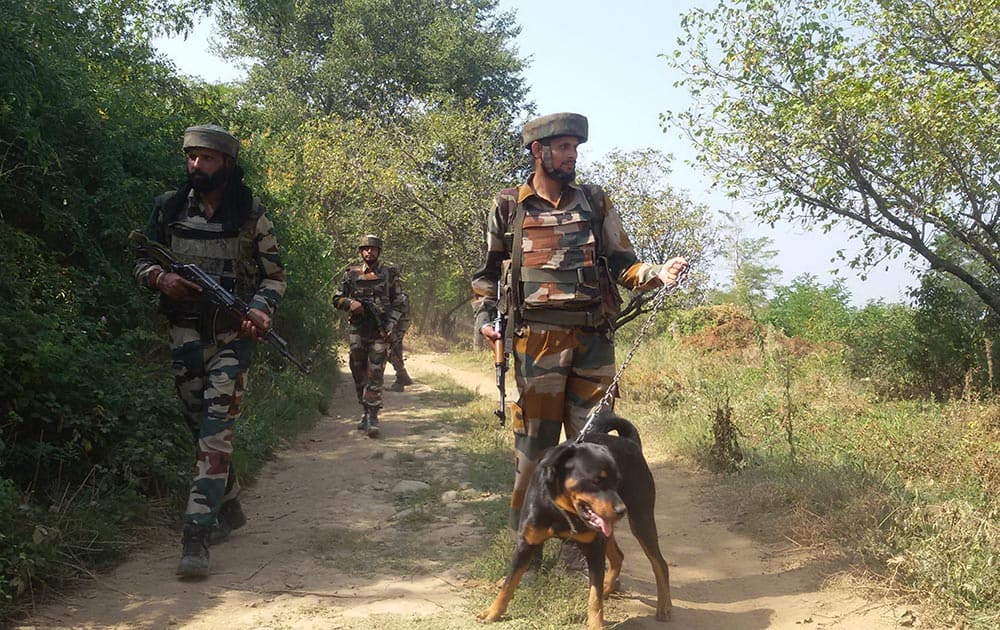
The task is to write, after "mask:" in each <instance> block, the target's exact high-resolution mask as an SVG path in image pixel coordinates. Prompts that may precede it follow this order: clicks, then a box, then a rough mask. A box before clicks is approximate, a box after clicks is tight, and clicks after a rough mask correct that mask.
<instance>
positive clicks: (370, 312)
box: [333, 234, 407, 438]
mask: <svg viewBox="0 0 1000 630" xmlns="http://www.w3.org/2000/svg"><path fill="white" fill-rule="evenodd" d="M358 252H359V253H360V254H361V263H359V264H354V265H349V266H348V267H347V269H345V270H344V275H343V277H342V278H341V281H340V288H339V289H338V290H337V293H336V294H335V295H334V296H333V305H334V306H335V307H336V308H339V309H340V310H342V311H347V312H348V313H349V314H350V315H349V316H348V323H349V324H350V328H349V330H348V344H349V345H350V357H349V364H350V366H351V376H353V377H354V388H355V391H356V392H357V395H358V403H359V404H360V405H361V406H362V407H363V408H364V415H363V416H362V418H361V421H360V422H359V423H358V430H359V431H365V432H366V433H367V434H368V437H370V438H376V437H378V435H379V421H378V411H379V409H381V408H382V378H383V374H384V372H385V362H386V353H387V350H388V347H389V344H390V343H392V342H393V339H394V335H395V333H396V327H397V326H398V325H399V321H400V318H401V317H402V316H403V313H404V312H405V311H406V308H407V297H406V294H405V293H403V286H402V283H401V282H400V279H399V270H397V269H396V267H395V266H393V265H391V264H388V263H382V262H380V261H379V257H380V256H381V253H382V239H380V238H379V237H377V236H375V235H374V234H368V235H366V236H362V237H361V239H360V241H358Z"/></svg>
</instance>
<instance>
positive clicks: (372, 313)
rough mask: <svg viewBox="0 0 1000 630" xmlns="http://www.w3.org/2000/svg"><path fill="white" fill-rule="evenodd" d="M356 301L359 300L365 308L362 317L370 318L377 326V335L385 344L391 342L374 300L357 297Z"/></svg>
mask: <svg viewBox="0 0 1000 630" xmlns="http://www.w3.org/2000/svg"><path fill="white" fill-rule="evenodd" d="M353 299H357V298H353ZM358 302H361V305H362V306H363V307H364V308H365V314H364V315H363V316H362V318H363V319H370V320H371V321H373V322H375V326H376V327H377V328H378V336H379V337H381V338H382V340H383V341H385V342H386V343H387V344H391V343H392V336H391V335H390V334H389V331H388V330H386V329H385V324H383V323H382V313H381V312H380V311H379V308H378V306H376V305H375V302H374V301H373V300H362V299H358Z"/></svg>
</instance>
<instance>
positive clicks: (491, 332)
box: [479, 324, 500, 343]
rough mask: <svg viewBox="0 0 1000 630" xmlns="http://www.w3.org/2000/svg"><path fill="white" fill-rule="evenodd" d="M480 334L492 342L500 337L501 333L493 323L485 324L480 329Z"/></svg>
mask: <svg viewBox="0 0 1000 630" xmlns="http://www.w3.org/2000/svg"><path fill="white" fill-rule="evenodd" d="M479 334H480V335H482V336H483V337H485V338H486V340H487V341H489V342H490V343H492V342H494V341H496V340H497V339H500V333H498V332H497V331H496V330H495V329H494V328H493V324H486V325H484V326H483V327H482V328H480V329H479Z"/></svg>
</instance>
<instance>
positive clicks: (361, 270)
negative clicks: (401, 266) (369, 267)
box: [347, 264, 397, 324]
mask: <svg viewBox="0 0 1000 630" xmlns="http://www.w3.org/2000/svg"><path fill="white" fill-rule="evenodd" d="M347 273H348V274H349V275H350V279H351V280H350V282H351V295H350V297H352V298H354V299H355V300H367V301H370V302H372V303H373V304H374V305H375V308H376V310H377V311H378V312H379V314H380V316H381V318H382V324H385V318H386V315H387V313H388V312H389V309H390V307H391V306H392V303H391V296H390V295H389V289H390V287H391V286H392V285H393V284H394V283H395V281H396V273H397V270H396V267H394V266H392V265H386V264H381V265H379V268H378V270H377V271H374V272H371V271H367V272H366V271H365V266H364V265H363V264H356V265H351V266H349V267H348V268H347ZM352 323H355V322H354V320H353V319H352Z"/></svg>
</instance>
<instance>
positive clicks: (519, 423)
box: [472, 113, 687, 530]
mask: <svg viewBox="0 0 1000 630" xmlns="http://www.w3.org/2000/svg"><path fill="white" fill-rule="evenodd" d="M522 140H523V143H524V147H525V148H526V149H528V150H529V151H530V152H531V156H532V158H533V160H534V172H533V173H532V174H531V175H530V176H529V177H528V180H527V182H526V183H524V184H521V185H520V186H518V187H517V188H510V189H506V190H502V191H500V193H499V194H498V195H497V196H496V198H495V199H494V201H493V208H492V211H491V212H490V214H489V218H488V224H487V230H486V245H487V254H486V261H485V263H484V265H483V267H482V268H481V269H479V270H478V271H477V272H476V273H475V274H474V276H473V281H472V290H473V310H474V314H475V318H476V327H477V329H479V331H480V332H481V334H482V335H483V337H485V338H486V339H487V340H488V341H490V342H491V343H492V342H493V341H494V340H497V339H499V338H500V335H498V334H497V332H496V331H495V330H494V329H493V320H494V318H495V317H496V313H497V309H498V291H497V287H498V284H499V285H500V287H501V292H500V294H499V295H500V296H501V298H502V299H501V300H500V303H499V308H500V309H501V310H502V311H504V312H505V313H506V314H507V316H508V322H509V323H508V325H507V331H508V339H507V342H508V343H509V344H511V346H512V354H513V356H514V372H515V380H516V382H517V387H518V400H517V402H515V403H511V418H512V425H513V430H514V449H515V452H514V489H513V492H512V494H511V512H510V527H511V528H512V529H514V530H516V529H517V526H518V522H519V520H520V510H521V506H522V504H523V502H524V495H525V491H526V489H527V486H528V481H529V480H530V479H531V475H532V472H533V471H534V469H535V467H536V465H537V463H538V460H539V457H540V454H541V452H542V451H543V450H544V449H547V448H549V447H552V446H555V445H556V444H557V443H559V441H560V434H561V432H562V431H563V430H565V432H566V436H567V437H568V438H569V437H575V436H576V435H577V433H578V432H579V431H580V430H581V429H582V428H583V424H584V422H585V421H586V418H587V416H588V414H589V413H590V411H591V409H593V408H594V407H595V406H596V405H597V403H598V402H599V401H600V399H601V398H602V397H603V396H604V393H605V392H606V391H607V389H608V387H609V386H610V385H611V381H612V379H613V378H614V373H615V354H614V336H613V331H612V328H611V324H612V323H613V322H614V319H615V317H616V316H617V315H618V312H619V307H620V302H619V298H618V292H617V290H616V289H615V287H614V284H615V283H617V284H619V285H621V286H623V287H625V288H626V289H630V290H640V291H646V290H650V289H654V288H657V287H660V286H662V285H663V284H665V283H666V284H673V283H675V282H676V280H677V276H678V274H679V273H680V272H681V271H682V270H683V269H684V268H686V266H687V262H686V261H685V260H684V259H683V258H674V259H672V260H670V261H668V262H667V263H666V264H663V265H654V264H649V263H644V262H639V261H638V260H637V259H636V256H635V252H634V251H633V249H632V244H631V242H630V241H629V239H628V237H627V236H626V235H625V232H624V230H623V228H622V223H621V218H620V217H619V215H618V212H617V211H616V210H615V208H614V206H613V205H612V204H611V202H610V201H609V200H608V198H607V196H605V194H604V191H603V190H602V189H601V188H600V187H599V186H592V185H578V184H576V183H574V179H575V177H576V156H577V146H578V145H579V144H581V143H583V142H586V140H587V119H586V118H585V117H583V116H581V115H579V114H571V113H561V114H552V115H549V116H544V117H542V118H538V119H535V120H532V121H530V122H528V123H527V124H525V126H524V129H523V133H522Z"/></svg>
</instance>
